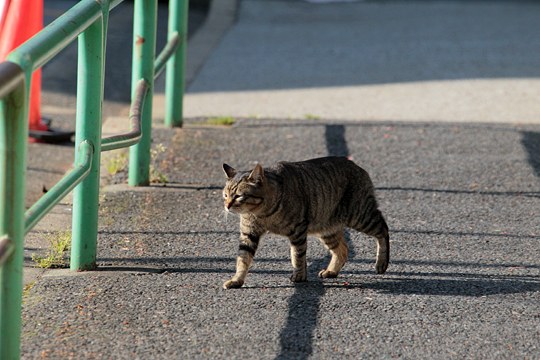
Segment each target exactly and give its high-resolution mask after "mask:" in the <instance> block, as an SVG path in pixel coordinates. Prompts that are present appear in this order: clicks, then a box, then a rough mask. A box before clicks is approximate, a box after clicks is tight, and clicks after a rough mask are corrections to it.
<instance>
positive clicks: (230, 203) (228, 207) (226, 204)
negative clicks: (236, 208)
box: [225, 201, 233, 209]
mask: <svg viewBox="0 0 540 360" xmlns="http://www.w3.org/2000/svg"><path fill="white" fill-rule="evenodd" d="M232 205H233V203H232V201H230V202H225V207H226V208H227V209H230V208H231V206H232Z"/></svg>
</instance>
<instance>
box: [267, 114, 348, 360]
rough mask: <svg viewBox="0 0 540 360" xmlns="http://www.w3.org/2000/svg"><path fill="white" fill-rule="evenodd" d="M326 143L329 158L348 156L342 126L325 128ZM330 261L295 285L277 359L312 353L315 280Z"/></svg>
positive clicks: (319, 286)
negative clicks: (307, 278)
mask: <svg viewBox="0 0 540 360" xmlns="http://www.w3.org/2000/svg"><path fill="white" fill-rule="evenodd" d="M325 140H326V148H327V151H328V155H329V156H348V155H349V147H348V146H347V141H346V139H345V126H344V125H341V124H332V125H326V126H325ZM345 236H346V240H347V242H348V244H349V257H350V258H352V257H354V255H355V251H354V247H353V246H352V242H351V241H350V234H349V232H348V231H347V232H346V233H345ZM308 255H309V250H308ZM329 260H330V257H329V256H326V258H325V259H318V260H315V261H313V262H312V263H311V264H310V265H309V266H308V277H309V278H311V279H312V280H311V281H310V282H308V283H304V284H296V285H295V287H294V294H293V295H292V296H291V298H290V299H289V304H288V311H289V313H288V316H287V322H286V324H285V327H284V328H283V330H282V331H281V333H280V345H281V351H280V353H279V355H278V356H277V357H276V359H291V358H294V359H307V358H309V357H310V356H311V354H312V353H313V336H314V332H315V329H316V328H317V322H318V317H319V307H320V303H321V299H322V297H323V296H324V293H325V288H324V285H323V283H322V281H320V280H318V279H316V280H314V278H315V277H316V276H317V274H318V272H319V271H320V270H321V269H323V268H324V267H325V266H326V264H327V263H328V262H329Z"/></svg>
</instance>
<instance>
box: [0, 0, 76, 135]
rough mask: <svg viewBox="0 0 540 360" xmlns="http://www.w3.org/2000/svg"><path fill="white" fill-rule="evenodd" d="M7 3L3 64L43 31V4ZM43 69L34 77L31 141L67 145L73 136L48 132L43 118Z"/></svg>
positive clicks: (0, 36) (1, 26)
mask: <svg viewBox="0 0 540 360" xmlns="http://www.w3.org/2000/svg"><path fill="white" fill-rule="evenodd" d="M0 1H4V2H5V3H4V7H5V8H4V11H5V17H4V19H3V21H2V22H0V60H1V61H4V60H5V59H6V57H7V55H8V54H9V53H10V52H11V51H12V50H13V49H15V48H16V47H18V46H19V45H21V44H22V43H23V42H25V41H26V40H28V39H29V38H30V37H32V36H33V35H34V34H36V33H37V32H39V31H40V30H41V29H42V28H43V0H38V1H35V0H0ZM40 106H41V69H39V70H36V71H35V72H34V74H33V75H32V85H31V88H30V109H29V114H28V118H29V128H30V137H32V138H35V139H38V140H41V141H45V142H58V141H67V140H69V139H70V138H71V135H73V132H69V133H65V132H61V131H55V130H52V129H50V128H49V124H48V123H46V122H44V121H43V120H42V117H41V111H40Z"/></svg>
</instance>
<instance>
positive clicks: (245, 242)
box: [223, 232, 260, 289]
mask: <svg viewBox="0 0 540 360" xmlns="http://www.w3.org/2000/svg"><path fill="white" fill-rule="evenodd" d="M259 240H260V235H256V234H253V233H248V232H246V233H244V232H242V233H241V234H240V245H239V247H238V257H237V258H236V274H235V275H234V276H233V277H232V278H231V279H230V280H227V281H225V282H224V283H223V288H224V289H233V288H239V287H242V285H244V281H245V280H246V276H247V273H248V270H249V267H250V266H251V262H252V261H253V257H254V256H255V252H256V251H257V247H258V246H259Z"/></svg>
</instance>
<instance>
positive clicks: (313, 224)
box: [223, 157, 390, 289]
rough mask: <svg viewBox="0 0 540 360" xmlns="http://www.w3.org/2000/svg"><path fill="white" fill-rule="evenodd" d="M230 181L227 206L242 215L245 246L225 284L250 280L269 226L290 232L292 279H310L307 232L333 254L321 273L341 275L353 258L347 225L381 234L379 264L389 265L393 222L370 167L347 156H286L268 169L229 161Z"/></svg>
mask: <svg viewBox="0 0 540 360" xmlns="http://www.w3.org/2000/svg"><path fill="white" fill-rule="evenodd" d="M223 170H224V171H225V174H226V175H227V183H226V184H225V188H224V190H223V198H224V202H225V210H226V211H228V212H233V213H236V214H239V215H240V247H239V253H238V257H237V260H236V274H235V275H234V276H233V278H232V279H230V280H228V281H226V282H225V283H224V284H223V287H224V288H225V289H229V288H239V287H241V286H242V285H243V284H244V281H245V279H246V275H247V272H248V269H249V267H250V265H251V262H252V260H253V257H254V255H255V252H256V251H257V247H258V246H259V240H260V238H261V236H263V235H264V234H266V233H267V232H271V233H274V234H278V235H283V236H286V237H288V238H289V241H290V245H291V262H292V266H293V273H292V275H291V281H293V282H302V281H306V280H307V266H306V250H307V236H308V234H309V235H316V236H318V237H319V238H320V240H321V241H322V243H323V244H324V245H325V246H326V247H327V248H328V250H329V251H330V253H331V255H332V259H331V260H330V264H329V265H328V267H327V268H326V269H324V270H321V272H320V273H319V277H321V278H335V277H336V276H338V274H339V271H340V270H341V268H342V267H343V265H344V264H345V262H346V261H347V256H348V247H347V243H346V241H345V238H344V228H345V227H350V228H353V229H355V230H358V231H361V232H364V233H365V234H367V235H370V236H373V237H375V238H376V239H377V260H376V263H375V269H376V271H377V273H378V274H383V273H384V272H385V271H386V268H387V267H388V261H389V257H390V244H389V235H388V226H387V225H386V222H385V220H384V217H383V215H382V214H381V212H380V211H379V209H378V208H377V201H376V199H375V194H374V188H373V184H372V182H371V179H370V177H369V175H368V173H367V172H366V171H365V170H363V169H362V168H360V167H359V166H357V165H356V164H355V163H353V162H352V161H350V160H348V159H347V158H343V157H325V158H318V159H311V160H307V161H301V162H280V163H278V164H277V165H276V166H274V167H271V168H266V169H263V168H262V166H261V165H260V164H257V165H256V166H255V168H254V169H253V170H251V171H237V170H235V169H234V168H232V167H231V166H229V165H227V164H223Z"/></svg>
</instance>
